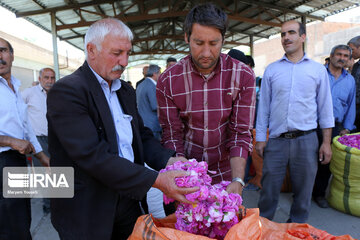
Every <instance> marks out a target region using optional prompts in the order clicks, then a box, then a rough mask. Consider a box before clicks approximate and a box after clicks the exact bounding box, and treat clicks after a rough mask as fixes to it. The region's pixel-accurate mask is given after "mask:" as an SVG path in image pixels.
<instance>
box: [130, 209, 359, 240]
mask: <svg viewBox="0 0 360 240" xmlns="http://www.w3.org/2000/svg"><path fill="white" fill-rule="evenodd" d="M175 222H176V217H175V214H172V215H170V216H168V217H166V218H163V219H154V218H152V217H151V215H143V216H141V217H139V218H138V220H137V222H136V224H135V227H134V230H133V232H132V234H131V236H130V237H129V238H128V240H150V239H151V240H211V239H212V238H208V237H204V236H199V235H194V234H191V233H187V232H183V231H180V230H176V229H175ZM224 239H225V240H277V239H284V240H299V239H306V240H354V239H353V238H352V237H351V236H349V235H343V236H338V237H337V236H333V235H331V234H329V233H327V232H325V231H323V230H320V229H317V228H314V227H312V226H310V225H308V224H300V223H276V222H272V221H270V220H268V219H266V218H263V217H260V216H259V209H257V208H253V209H247V210H246V215H245V217H244V218H243V219H242V220H241V221H240V222H239V223H238V224H236V225H234V226H233V227H232V228H230V230H229V232H228V233H227V234H226V236H225V238H224Z"/></svg>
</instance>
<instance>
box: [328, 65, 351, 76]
mask: <svg viewBox="0 0 360 240" xmlns="http://www.w3.org/2000/svg"><path fill="white" fill-rule="evenodd" d="M325 67H326V69H327V71H328V73H330V74H331V75H333V74H332V73H331V72H330V69H329V64H326V65H325ZM348 74H349V73H348V71H346V70H345V69H344V68H342V69H341V76H342V77H346V76H347V75H348Z"/></svg>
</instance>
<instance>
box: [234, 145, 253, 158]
mask: <svg viewBox="0 0 360 240" xmlns="http://www.w3.org/2000/svg"><path fill="white" fill-rule="evenodd" d="M248 155H249V151H248V150H247V149H245V148H243V147H240V146H235V147H232V148H230V158H232V157H241V158H244V159H247V157H248Z"/></svg>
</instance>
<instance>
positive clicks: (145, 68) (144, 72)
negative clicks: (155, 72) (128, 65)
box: [136, 66, 149, 87]
mask: <svg viewBox="0 0 360 240" xmlns="http://www.w3.org/2000/svg"><path fill="white" fill-rule="evenodd" d="M148 69H149V66H145V67H143V71H142V74H143V75H144V77H143V78H142V79H141V80H139V81H137V82H136V87H138V86H139V84H140V83H142V82H143V81H144V80H145V78H146V73H147V71H148Z"/></svg>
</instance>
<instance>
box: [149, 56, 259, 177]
mask: <svg viewBox="0 0 360 240" xmlns="http://www.w3.org/2000/svg"><path fill="white" fill-rule="evenodd" d="M156 95H157V101H158V108H159V109H158V110H159V111H158V114H159V121H160V125H161V127H162V128H163V136H162V141H163V144H164V146H165V147H166V148H170V149H173V150H175V151H176V152H177V155H178V156H185V157H186V158H195V159H197V160H198V161H206V162H207V163H208V165H209V169H210V170H215V171H217V174H216V175H215V176H213V177H220V179H219V180H222V179H224V180H229V179H230V178H231V171H230V170H231V169H230V161H229V160H230V158H231V157H242V158H245V159H246V158H247V156H248V152H249V151H251V150H252V143H251V134H250V129H252V127H253V120H254V112H255V97H256V94H255V76H254V72H253V71H252V70H251V69H250V68H249V67H248V66H247V65H245V64H243V63H241V62H240V61H237V60H235V59H233V58H231V57H229V56H228V55H226V54H221V55H220V58H219V62H218V64H217V66H216V67H215V69H214V71H213V72H212V73H211V74H210V75H208V76H207V77H205V76H204V75H202V74H201V73H199V72H198V71H197V69H196V68H195V65H194V63H193V62H192V60H191V56H190V55H189V56H187V57H185V58H183V59H182V60H181V61H179V62H178V63H177V64H176V65H173V66H172V67H171V68H168V69H167V70H166V71H165V72H164V73H162V74H161V76H160V78H159V80H158V83H157V88H156ZM214 181H216V180H214Z"/></svg>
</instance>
